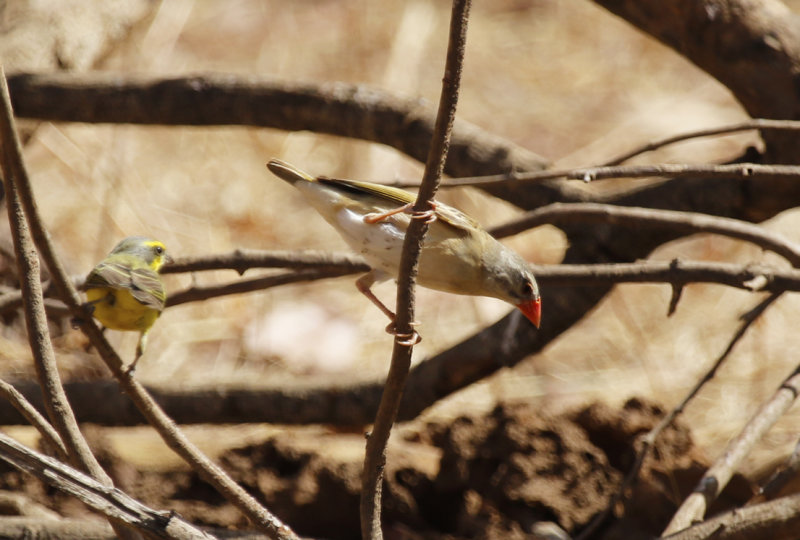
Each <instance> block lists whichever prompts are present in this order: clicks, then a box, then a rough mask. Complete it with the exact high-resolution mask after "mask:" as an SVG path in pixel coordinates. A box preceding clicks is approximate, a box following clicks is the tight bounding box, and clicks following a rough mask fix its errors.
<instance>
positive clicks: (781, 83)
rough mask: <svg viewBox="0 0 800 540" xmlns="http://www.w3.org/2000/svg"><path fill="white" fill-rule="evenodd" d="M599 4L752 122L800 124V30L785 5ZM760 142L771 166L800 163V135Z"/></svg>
mask: <svg viewBox="0 0 800 540" xmlns="http://www.w3.org/2000/svg"><path fill="white" fill-rule="evenodd" d="M595 2H596V3H597V4H599V5H601V6H603V7H604V8H606V9H608V10H609V11H611V12H612V13H614V14H616V15H618V16H620V17H622V18H624V19H625V20H627V21H628V22H630V23H631V24H633V25H635V26H637V27H638V28H639V29H641V30H643V31H644V32H646V33H648V34H650V35H651V36H653V37H654V38H656V39H658V40H660V41H661V42H663V43H664V44H666V45H668V46H669V47H672V48H673V49H675V50H676V51H677V52H678V53H680V54H681V55H683V56H685V57H686V58H687V59H689V60H690V61H691V62H694V63H695V64H696V65H697V66H698V67H699V68H700V69H703V70H704V71H706V72H707V73H709V74H710V75H711V76H713V77H715V78H716V79H718V80H719V81H720V82H721V83H722V84H724V85H725V86H726V87H727V88H728V89H729V90H730V91H731V92H732V93H733V94H734V96H736V99H738V100H739V102H740V103H741V104H742V105H743V106H744V108H745V109H747V111H748V113H749V114H750V116H752V117H754V118H775V119H791V120H796V119H800V96H798V92H797V81H796V74H797V70H798V66H800V23H799V22H798V19H797V17H796V16H795V14H794V13H793V12H792V11H791V10H790V9H789V8H788V7H787V6H786V5H785V4H783V3H782V2H780V1H779V0H756V1H754V0H715V1H714V2H697V1H695V0H673V1H670V2H664V1H662V0H595ZM753 81H758V84H753ZM762 137H763V138H764V141H765V142H766V143H767V153H768V154H769V156H770V161H773V162H779V163H798V160H800V141H798V138H797V136H796V135H794V134H791V133H783V132H777V131H767V132H763V133H762Z"/></svg>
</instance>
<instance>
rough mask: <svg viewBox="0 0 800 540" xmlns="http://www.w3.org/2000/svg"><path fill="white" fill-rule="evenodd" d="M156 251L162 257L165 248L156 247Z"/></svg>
mask: <svg viewBox="0 0 800 540" xmlns="http://www.w3.org/2000/svg"><path fill="white" fill-rule="evenodd" d="M154 250H155V252H156V253H157V254H159V255H161V254H162V253H164V248H163V247H162V246H156V247H155V248H154Z"/></svg>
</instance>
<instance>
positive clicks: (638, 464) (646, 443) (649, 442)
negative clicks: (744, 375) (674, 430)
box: [576, 293, 781, 540]
mask: <svg viewBox="0 0 800 540" xmlns="http://www.w3.org/2000/svg"><path fill="white" fill-rule="evenodd" d="M780 295H781V293H775V294H771V295H770V296H768V297H767V298H766V299H764V300H762V301H761V302H759V304H758V305H757V306H755V307H754V308H753V309H751V310H750V311H748V312H747V313H744V314H743V315H742V317H741V318H742V324H741V325H740V326H739V329H738V330H737V331H736V333H735V334H734V335H733V337H732V338H731V340H730V341H729V342H728V346H727V347H726V348H725V350H724V351H723V352H722V354H721V355H720V356H719V358H717V360H716V362H714V364H713V365H712V366H711V368H710V369H709V370H708V371H707V372H706V373H705V374H704V375H703V377H702V378H701V379H700V380H699V381H698V382H697V384H695V386H694V387H693V388H692V389H691V390H690V391H689V393H688V394H687V395H686V396H685V397H684V398H683V400H681V402H680V403H679V404H678V405H677V406H676V407H674V408H673V409H672V410H671V411H670V412H669V414H667V415H666V416H664V418H662V419H661V421H660V422H659V423H658V424H656V425H655V426H654V427H653V429H651V430H650V431H648V432H647V433H644V434H643V435H640V436H639V437H637V439H636V442H635V443H634V448H636V459H635V460H634V463H633V466H632V467H631V469H630V470H629V471H628V473H627V474H626V475H625V478H624V479H623V480H622V483H621V484H620V486H619V488H618V489H617V491H616V493H615V494H614V496H613V497H611V500H610V501H609V502H608V505H607V506H606V508H605V509H604V510H603V512H601V513H600V514H598V515H597V516H595V517H594V519H592V521H591V523H589V525H587V526H586V528H585V529H584V530H583V531H581V533H580V535H578V536H577V537H576V540H585V539H588V538H590V537H591V536H592V535H593V534H594V532H595V531H596V530H597V529H598V527H600V526H601V525H602V524H603V522H604V521H605V520H606V519H607V518H608V516H609V515H611V512H612V511H613V509H614V507H616V505H617V503H619V501H621V500H622V499H623V498H624V497H625V496H626V494H627V492H628V490H629V489H630V488H631V487H632V486H633V484H634V483H635V482H636V479H637V478H638V477H639V471H641V470H642V465H644V460H645V459H647V456H648V455H649V454H650V451H651V450H652V449H653V447H654V446H655V443H656V439H658V436H659V435H661V433H662V432H663V431H664V430H665V429H666V428H667V427H668V426H670V425H671V424H672V423H673V422H674V421H675V419H676V418H677V417H678V415H680V414H681V413H682V412H683V411H684V409H685V408H686V406H687V405H688V404H689V402H690V401H691V400H692V399H694V397H695V396H696V395H697V394H698V393H699V392H700V389H702V388H703V386H705V385H706V383H708V382H709V381H710V380H711V379H713V378H714V376H715V375H716V374H717V371H719V368H720V367H721V366H722V364H723V363H724V362H725V360H726V359H727V358H728V356H730V354H731V352H732V351H733V347H734V346H735V345H736V344H737V343H738V342H739V341H740V340H741V339H742V337H744V334H745V332H746V331H747V329H748V328H750V326H751V325H752V324H753V323H754V322H755V321H756V319H758V317H759V316H761V315H762V314H763V313H764V312H765V311H766V310H767V308H768V307H769V306H770V305H772V303H773V302H775V300H777V299H778V298H779V297H780Z"/></svg>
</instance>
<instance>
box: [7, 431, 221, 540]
mask: <svg viewBox="0 0 800 540" xmlns="http://www.w3.org/2000/svg"><path fill="white" fill-rule="evenodd" d="M0 457H2V458H3V460H5V461H7V462H9V463H11V464H12V465H13V466H14V467H16V468H18V469H19V470H21V471H24V472H27V473H29V474H31V475H33V476H35V477H37V478H38V479H39V480H41V481H43V482H45V483H46V484H48V485H50V486H53V487H55V488H56V489H59V490H61V491H63V492H64V493H67V494H68V495H72V496H74V497H76V498H78V499H80V500H81V501H83V502H84V503H86V504H87V505H89V507H91V508H92V509H94V510H96V511H97V512H100V513H101V514H103V515H105V516H107V517H109V518H111V519H112V520H113V521H114V522H117V523H124V524H126V525H127V526H133V527H135V528H136V529H137V530H140V531H142V532H144V533H146V534H147V535H148V537H150V536H154V537H157V538H175V539H180V540H188V539H200V538H206V539H212V538H213V537H212V536H210V535H207V534H206V533H204V532H203V531H201V530H200V529H198V528H196V527H194V526H193V525H192V524H190V523H188V522H186V521H184V520H183V519H182V518H180V517H179V516H178V515H177V514H174V513H172V512H166V513H164V512H157V511H155V510H153V509H151V508H149V507H147V506H145V505H144V504H142V503H140V502H139V501H137V500H135V499H133V498H131V497H129V496H127V495H126V494H125V493H123V492H122V491H120V490H119V489H117V488H115V487H113V486H110V485H108V484H103V483H100V482H98V481H97V480H95V479H93V478H91V477H90V476H87V475H85V474H83V473H81V472H79V471H77V470H75V469H73V468H71V467H68V466H66V465H64V464H62V463H61V462H59V461H57V460H55V459H53V458H51V457H48V456H45V455H42V454H39V453H38V452H35V451H34V450H31V449H30V448H26V447H25V446H23V445H21V444H20V443H18V442H17V441H15V440H14V439H12V438H11V437H9V436H8V435H5V434H4V433H0Z"/></svg>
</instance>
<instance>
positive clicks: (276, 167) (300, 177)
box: [267, 159, 317, 184]
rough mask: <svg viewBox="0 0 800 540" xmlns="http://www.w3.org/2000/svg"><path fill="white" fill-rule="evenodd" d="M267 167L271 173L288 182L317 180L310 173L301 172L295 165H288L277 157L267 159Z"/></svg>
mask: <svg viewBox="0 0 800 540" xmlns="http://www.w3.org/2000/svg"><path fill="white" fill-rule="evenodd" d="M267 168H268V169H269V170H270V171H272V174H274V175H275V176H277V177H278V178H280V179H281V180H286V181H287V182H289V183H290V184H294V183H295V182H299V181H305V182H316V180H317V179H316V178H314V177H313V176H311V175H310V174H308V173H306V172H303V171H301V170H300V169H298V168H297V167H295V166H293V165H289V164H288V163H286V162H285V161H281V160H279V159H271V160H269V163H267Z"/></svg>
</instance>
